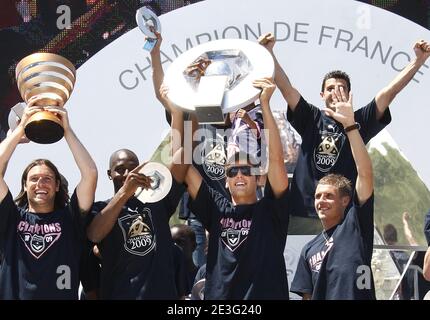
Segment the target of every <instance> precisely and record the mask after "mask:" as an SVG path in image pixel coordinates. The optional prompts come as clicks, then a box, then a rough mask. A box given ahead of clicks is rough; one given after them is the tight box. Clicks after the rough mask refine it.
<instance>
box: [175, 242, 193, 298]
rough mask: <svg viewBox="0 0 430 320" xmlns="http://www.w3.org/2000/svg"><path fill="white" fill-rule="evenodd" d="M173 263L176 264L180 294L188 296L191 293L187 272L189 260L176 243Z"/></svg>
mask: <svg viewBox="0 0 430 320" xmlns="http://www.w3.org/2000/svg"><path fill="white" fill-rule="evenodd" d="M173 264H174V266H175V283H176V291H177V293H178V296H179V297H183V296H187V295H189V294H190V293H191V285H190V283H189V279H188V273H187V262H186V258H185V254H184V252H183V251H182V249H181V247H180V246H178V245H177V244H176V243H173Z"/></svg>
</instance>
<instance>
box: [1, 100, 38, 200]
mask: <svg viewBox="0 0 430 320" xmlns="http://www.w3.org/2000/svg"><path fill="white" fill-rule="evenodd" d="M42 110H43V109H42V108H41V107H31V106H30V105H29V106H28V107H26V108H25V109H24V113H23V115H22V119H21V122H20V123H19V124H18V126H17V127H16V128H15V130H14V131H13V132H12V133H11V134H10V135H8V136H7V137H6V138H5V139H4V140H3V141H2V142H1V143H0V202H1V201H3V199H4V197H5V196H6V195H7V192H8V190H9V188H8V186H7V184H6V181H5V180H4V175H5V173H6V169H7V164H8V162H9V160H10V158H11V157H12V154H13V152H14V151H15V148H16V146H17V145H18V144H19V143H20V141H21V139H22V138H23V137H25V134H24V128H25V125H26V124H27V122H28V119H29V118H30V117H31V116H32V115H33V114H35V113H36V112H39V111H42Z"/></svg>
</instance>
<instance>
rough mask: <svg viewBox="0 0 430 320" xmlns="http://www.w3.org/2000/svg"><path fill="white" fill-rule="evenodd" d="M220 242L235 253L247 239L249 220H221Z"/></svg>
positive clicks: (249, 226)
mask: <svg viewBox="0 0 430 320" xmlns="http://www.w3.org/2000/svg"><path fill="white" fill-rule="evenodd" d="M220 224H221V241H222V243H223V244H224V245H225V246H226V247H227V248H229V249H230V250H231V251H235V250H236V249H237V248H239V247H240V245H241V244H242V243H243V242H244V241H245V240H246V239H247V238H248V233H249V229H250V228H251V220H246V219H243V220H240V221H234V220H233V219H232V218H222V219H221V221H220Z"/></svg>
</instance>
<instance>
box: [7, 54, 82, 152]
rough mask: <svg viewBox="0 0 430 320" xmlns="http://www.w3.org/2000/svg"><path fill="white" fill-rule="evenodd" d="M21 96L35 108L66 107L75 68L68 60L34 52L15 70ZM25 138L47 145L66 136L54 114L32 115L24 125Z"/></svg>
mask: <svg viewBox="0 0 430 320" xmlns="http://www.w3.org/2000/svg"><path fill="white" fill-rule="evenodd" d="M15 76H16V82H17V85H18V90H19V92H20V94H21V97H22V98H23V99H24V101H25V102H26V103H27V105H28V104H29V103H30V102H31V103H33V105H34V106H40V107H47V106H59V107H63V106H64V104H65V103H66V102H67V100H68V99H69V98H70V95H71V93H72V91H73V87H74V85H75V79H76V69H75V67H74V66H73V64H72V63H71V62H70V61H69V60H67V59H66V58H64V57H62V56H59V55H56V54H53V53H34V54H31V55H29V56H27V57H25V58H23V59H22V60H21V61H20V62H19V63H18V65H17V66H16V70H15ZM25 135H26V136H27V138H28V139H30V140H31V141H34V142H36V143H42V144H48V143H54V142H57V141H58V140H60V139H61V138H62V137H63V135H64V129H63V127H62V125H61V120H60V119H59V118H58V117H57V116H56V115H55V114H54V113H52V112H49V111H40V112H37V113H35V114H34V115H32V116H31V117H30V119H29V121H28V123H27V125H26V126H25Z"/></svg>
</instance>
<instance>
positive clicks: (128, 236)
mask: <svg viewBox="0 0 430 320" xmlns="http://www.w3.org/2000/svg"><path fill="white" fill-rule="evenodd" d="M128 211H129V212H132V213H134V214H127V215H125V216H123V217H121V218H119V219H118V224H119V226H120V228H121V231H122V235H123V237H124V248H125V250H127V251H128V252H130V253H131V254H135V255H138V256H145V255H147V254H148V253H150V252H151V251H152V250H153V249H154V248H155V243H156V241H155V235H154V232H153V231H154V226H153V224H152V217H151V210H149V209H148V208H145V209H143V213H142V214H140V213H138V211H137V210H135V211H133V210H131V209H128Z"/></svg>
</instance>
